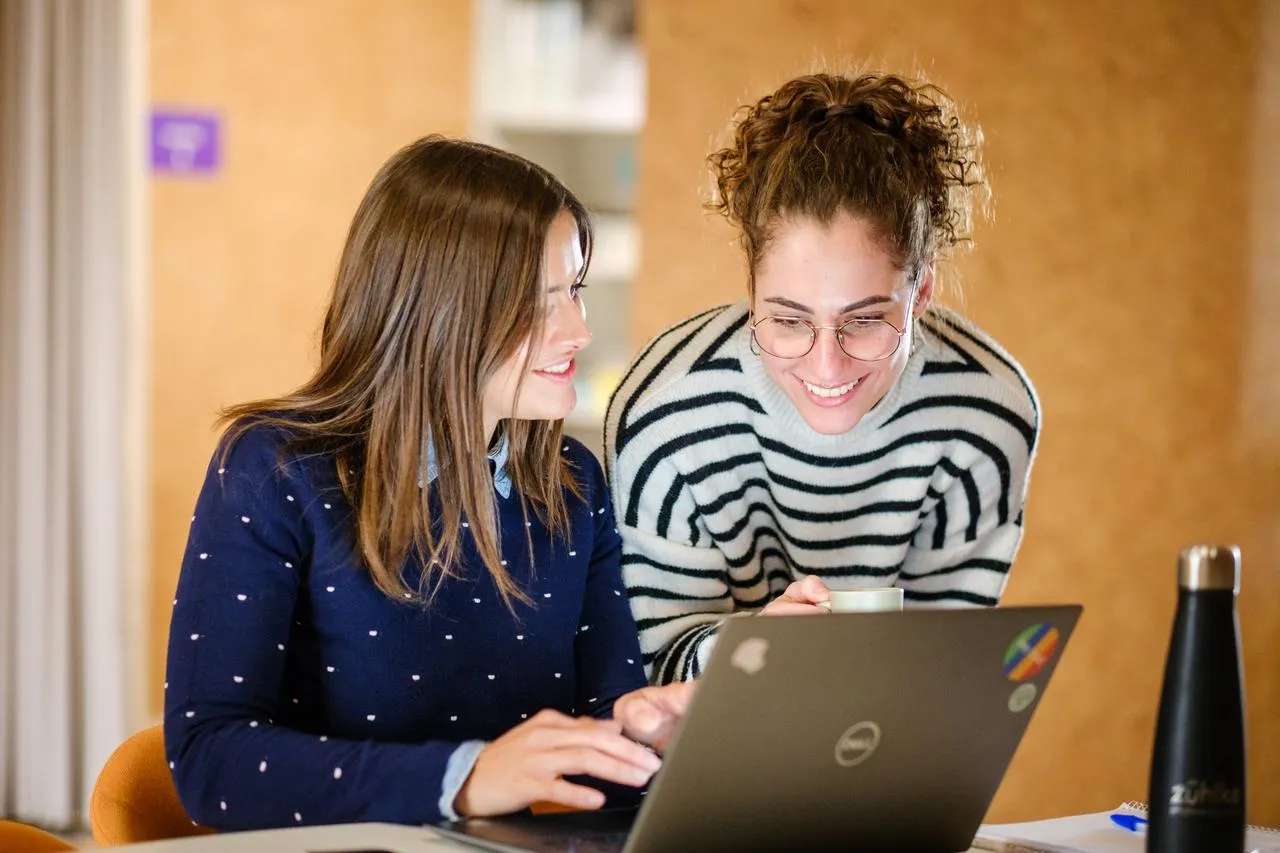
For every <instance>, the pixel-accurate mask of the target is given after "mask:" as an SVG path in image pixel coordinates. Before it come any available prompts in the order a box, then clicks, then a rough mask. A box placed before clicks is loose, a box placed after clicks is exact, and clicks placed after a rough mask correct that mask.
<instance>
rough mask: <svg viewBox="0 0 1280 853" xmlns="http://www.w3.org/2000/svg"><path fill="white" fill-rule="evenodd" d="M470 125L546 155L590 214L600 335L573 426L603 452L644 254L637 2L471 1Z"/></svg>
mask: <svg viewBox="0 0 1280 853" xmlns="http://www.w3.org/2000/svg"><path fill="white" fill-rule="evenodd" d="M473 12H474V17H473V20H474V21H475V29H474V36H473V39H474V43H473V52H472V53H473V60H472V80H473V84H472V85H473V90H472V100H471V134H472V136H473V137H475V138H476V139H479V140H481V141H484V142H488V143H491V144H493V145H497V146H498V147H500V148H505V149H507V150H509V151H514V152H516V153H517V154H520V155H522V156H524V157H528V158H529V159H530V160H533V161H534V162H536V163H539V164H541V165H543V166H545V167H547V168H548V169H550V170H551V171H552V172H553V173H555V174H556V175H557V176H558V177H560V178H561V179H562V180H563V181H564V182H565V184H566V185H567V186H568V187H569V188H570V189H571V190H573V192H574V193H576V194H577V195H578V196H579V197H580V198H581V199H582V201H583V203H584V204H586V206H587V207H588V209H589V210H590V211H591V214H592V224H593V228H594V231H595V248H594V252H593V256H592V260H591V268H590V270H589V271H588V274H587V279H586V283H587V285H588V287H587V290H586V292H585V293H584V298H585V299H586V303H587V320H588V322H589V324H590V326H591V331H592V333H593V335H594V340H593V342H592V344H591V346H590V347H588V348H587V349H585V350H583V351H582V353H581V354H580V356H579V358H578V371H579V373H578V379H577V381H576V382H575V386H576V387H577V390H578V407H577V409H576V410H575V411H574V412H573V413H572V414H571V415H570V416H569V417H568V418H566V420H565V432H566V433H568V434H570V435H573V436H574V437H576V438H578V439H579V440H581V441H582V442H584V443H585V444H586V445H587V446H588V447H590V448H591V449H592V450H593V451H594V452H596V453H597V454H598V455H599V454H601V452H602V444H601V436H602V431H603V421H604V412H605V407H606V405H607V404H608V399H609V395H610V394H611V393H612V392H613V390H614V388H615V387H616V386H617V383H618V380H619V379H620V378H621V376H622V371H623V369H624V368H625V366H626V364H627V362H628V360H629V359H630V356H631V348H630V343H629V329H630V325H631V324H630V313H631V286H632V282H633V281H634V279H635V275H636V267H637V262H638V258H639V254H640V240H641V234H640V229H639V227H638V226H637V224H636V220H635V217H634V212H635V189H636V147H637V141H638V139H639V134H640V132H641V130H642V129H643V127H644V123H645V103H646V67H645V59H644V56H643V54H642V52H641V50H640V47H639V44H638V43H637V40H636V27H635V0H474V5H473Z"/></svg>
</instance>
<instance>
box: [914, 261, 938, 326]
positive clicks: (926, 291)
mask: <svg viewBox="0 0 1280 853" xmlns="http://www.w3.org/2000/svg"><path fill="white" fill-rule="evenodd" d="M933 274H934V259H933V258H930V259H929V262H928V263H927V264H925V267H924V269H923V270H921V271H920V281H919V283H917V284H916V292H915V301H914V303H913V304H912V305H911V316H913V317H916V318H919V317H920V316H922V315H923V314H924V312H925V311H927V310H928V309H929V304H930V303H932V302H933Z"/></svg>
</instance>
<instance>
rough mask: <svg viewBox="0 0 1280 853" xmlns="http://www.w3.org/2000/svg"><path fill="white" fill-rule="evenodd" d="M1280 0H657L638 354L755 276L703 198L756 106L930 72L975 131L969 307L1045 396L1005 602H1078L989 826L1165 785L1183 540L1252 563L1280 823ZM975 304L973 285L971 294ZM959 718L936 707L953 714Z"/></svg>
mask: <svg viewBox="0 0 1280 853" xmlns="http://www.w3.org/2000/svg"><path fill="white" fill-rule="evenodd" d="M1278 7H1280V4H1276V3H1274V2H1270V0H1267V2H1265V5H1259V4H1258V3H1254V2H1247V0H1223V2H1219V3H1213V4H1201V3H1198V2H1193V0H1135V2H1130V3H1121V4H1112V3H1104V2H1099V0H1086V2H1080V0H1044V2H1037V3H999V4H995V5H994V6H992V7H990V8H988V7H981V10H979V7H975V6H974V5H972V4H958V3H951V2H944V0H919V2H914V3H910V4H903V3H899V2H894V0H864V2H860V3H848V2H844V0H786V1H785V2H781V1H779V2H775V0H700V2H696V3H690V2H686V0H646V2H644V3H643V5H642V7H641V8H642V20H641V28H642V31H643V38H644V40H645V43H646V49H647V52H648V56H649V61H650V69H651V71H650V95H649V115H650V119H649V124H648V126H647V127H646V129H645V133H644V138H643V140H642V144H641V160H640V167H641V183H640V193H639V209H640V213H639V216H640V224H641V228H642V233H643V235H644V249H643V255H642V261H641V275H640V281H639V283H638V285H637V286H636V287H635V289H634V291H633V292H634V293H635V294H636V297H635V304H634V316H633V326H632V328H633V331H634V340H633V343H635V344H639V343H640V342H641V341H643V340H645V339H647V338H648V337H649V336H651V335H652V334H654V333H655V332H656V331H658V330H659V329H660V328H662V327H663V326H665V325H667V324H668V323H671V322H674V321H675V320H677V319H679V318H681V317H683V316H685V315H687V314H690V313H692V312H694V311H696V310H698V309H700V308H702V307H705V306H707V305H709V304H713V303H715V302H723V301H729V300H733V299H738V298H740V297H741V295H742V294H743V293H744V285H743V276H742V272H741V265H740V261H739V259H738V256H737V254H736V250H735V249H734V247H733V245H732V235H731V234H730V233H729V231H728V230H727V228H725V227H724V226H723V225H722V224H721V223H718V222H714V221H712V220H711V219H710V218H708V217H707V216H705V215H703V214H702V213H701V212H700V207H699V205H700V203H701V201H702V200H703V199H704V198H705V190H706V188H707V186H708V179H707V176H706V172H705V169H704V168H703V158H704V156H705V155H706V153H707V152H708V151H709V150H710V148H711V145H712V142H713V140H714V139H717V138H719V136H720V133H721V131H722V130H723V128H724V127H725V125H726V121H727V119H728V117H729V115H730V113H731V112H732V110H733V108H734V106H735V105H736V104H738V103H739V102H741V101H742V100H744V99H746V98H748V97H752V98H753V97H756V96H758V95H760V94H763V93H764V92H765V91H768V89H770V88H771V87H772V86H774V85H776V84H777V83H779V82H781V81H782V80H783V79H785V78H786V77H789V76H791V75H793V74H795V73H800V72H804V71H807V70H811V69H812V68H814V67H816V66H819V65H822V64H824V61H825V62H831V63H846V64H847V63H853V62H856V63H863V64H867V63H869V64H870V65H872V66H874V67H882V68H889V69H893V70H903V71H908V72H910V71H916V72H921V71H922V72H925V73H927V74H928V75H929V76H930V77H932V78H933V79H934V80H935V81H937V82H939V83H941V84H942V85H944V87H945V88H947V89H948V90H949V91H951V92H952V93H953V94H954V95H955V96H956V97H958V98H959V99H961V100H963V101H964V102H965V103H966V105H967V108H968V112H969V113H970V114H971V116H973V117H975V118H977V119H978V120H979V121H980V123H981V124H982V126H983V128H984V130H985V133H986V139H987V153H988V157H989V161H990V166H991V172H992V183H993V186H994V191H995V201H996V206H995V210H996V217H995V221H994V223H993V224H991V225H987V226H984V227H982V228H980V230H979V231H978V233H977V247H976V250H975V251H974V252H973V253H972V254H971V255H969V256H968V257H967V258H965V259H964V260H963V261H962V263H961V272H962V280H963V284H964V300H963V301H964V307H965V310H966V311H967V312H968V313H969V314H970V315H971V316H972V317H973V318H974V319H975V320H977V321H978V322H979V323H980V324H981V325H983V326H984V327H986V328H987V329H988V330H990V331H991V332H992V333H993V334H995V335H996V336H997V338H999V339H1000V340H1001V341H1002V342H1004V343H1005V345H1006V346H1007V347H1009V349H1010V350H1011V351H1012V352H1013V353H1014V354H1015V355H1017V356H1018V358H1019V359H1020V360H1021V361H1022V362H1023V364H1024V365H1025V366H1026V367H1027V369H1028V370H1029V371H1030V373H1031V376H1032V377H1033V379H1034V381H1035V382H1036V384H1037V386H1038V388H1039V390H1040V393H1041V396H1042V401H1043V406H1044V425H1045V431H1044V437H1043V443H1042V445H1041V449H1040V453H1039V458H1038V461H1037V465H1036V469H1035V474H1034V476H1033V483H1032V491H1031V498H1030V505H1029V507H1028V513H1027V535H1026V539H1025V542H1024V546H1023V550H1022V553H1021V555H1020V559H1019V561H1018V564H1017V566H1016V567H1015V570H1014V573H1013V576H1012V580H1011V582H1010V585H1009V590H1008V596H1007V601H1008V602H1010V603H1027V602H1056V601H1078V602H1082V603H1083V604H1084V605H1085V608H1086V610H1085V616H1084V618H1083V620H1082V622H1081V625H1080V628H1079V631H1078V633H1077V635H1076V638H1075V639H1074V640H1073V643H1072V646H1071V648H1070V649H1069V650H1068V652H1067V654H1066V656H1065V658H1064V660H1063V662H1062V666H1061V668H1060V669H1059V671H1058V676H1057V678H1056V680H1055V683H1054V684H1053V686H1052V687H1051V688H1050V689H1049V691H1048V694H1047V697H1046V701H1045V703H1044V704H1043V706H1042V707H1041V709H1040V711H1039V712H1038V714H1037V716H1036V718H1035V720H1034V722H1033V724H1032V726H1031V728H1030V729H1029V732H1028V735H1027V738H1026V740H1025V741H1024V743H1023V745H1022V747H1021V749H1020V750H1019V753H1018V755H1017V757H1016V759H1015V761H1014V764H1013V767H1012V768H1011V770H1010V773H1009V775H1008V776H1007V778H1006V780H1005V784H1004V786H1003V788H1002V789H1001V791H1000V794H999V796H998V797H997V800H996V803H995V806H994V808H993V811H992V814H991V817H992V818H993V819H996V820H1011V819H1022V818H1037V817H1043V816H1049V815H1054V814H1062V813H1068V812H1077V811H1085V810H1098V809H1105V808H1109V807H1113V806H1115V805H1117V804H1118V803H1120V802H1121V801H1123V800H1125V799H1129V798H1134V799H1145V797H1146V784H1147V773H1148V767H1149V755H1150V747H1151V740H1152V733H1153V729H1154V717H1155V708H1156V701H1157V696H1158V693H1159V685H1160V679H1161V673H1162V669H1163V662H1164V655H1165V651H1166V648H1167V643H1168V636H1169V630H1170V626H1171V620H1172V612H1173V604H1174V598H1175V577H1174V560H1175V555H1176V554H1177V551H1178V548H1179V547H1180V546H1181V545H1183V544H1185V543H1187V542H1191V541H1197V540H1227V541H1232V542H1237V543H1239V544H1240V545H1241V546H1242V548H1243V551H1244V588H1243V592H1242V594H1241V600H1240V611H1241V619H1242V625H1243V636H1244V647H1245V662H1246V672H1247V679H1248V701H1249V725H1250V760H1251V768H1250V770H1251V774H1250V780H1251V785H1252V788H1251V791H1250V794H1251V799H1250V813H1251V816H1252V817H1253V819H1255V820H1266V821H1270V822H1273V823H1280V662H1278V661H1277V653H1276V650H1277V649H1280V613H1278V611H1277V604H1278V603H1280V414H1278V408H1280V404H1277V402H1276V401H1277V399H1278V398H1280V387H1277V384H1278V383H1277V377H1278V376H1280V374H1278V373H1277V370H1276V367H1275V365H1276V364H1277V363H1278V360H1280V342H1278V341H1277V337H1276V336H1275V334H1274V331H1273V330H1274V328H1275V326H1276V323H1277V322H1280V305H1278V303H1280V279H1278V278H1277V275H1276V273H1275V272H1273V270H1275V269H1277V267H1280V263H1277V258H1278V257H1280V236H1278V235H1280V180H1277V172H1276V166H1275V165H1274V164H1275V162H1276V160H1277V156H1278V155H1280V117H1278V115H1277V111H1278V110H1280V108H1278V107H1277V106H1276V105H1277V104H1280V53H1278V52H1277V50H1276V48H1277V46H1278V45H1280V37H1278V34H1280V10H1278ZM953 298H954V296H953ZM939 712H940V713H941V712H942V709H939Z"/></svg>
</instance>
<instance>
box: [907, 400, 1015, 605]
mask: <svg viewBox="0 0 1280 853" xmlns="http://www.w3.org/2000/svg"><path fill="white" fill-rule="evenodd" d="M1018 403H1019V408H1020V414H1021V415H1022V416H1023V417H1025V418H1026V421H1027V423H1028V424H1030V425H1031V427H1030V430H1031V431H1030V438H1029V439H1025V440H1024V439H1022V438H1018V437H1011V438H1009V439H1008V440H1003V441H1000V442H998V443H997V442H992V444H991V446H990V447H989V448H988V449H987V450H986V451H985V452H982V453H978V452H976V451H975V452H971V453H970V454H969V455H968V456H967V457H965V458H958V459H950V458H943V459H942V460H941V462H940V463H939V466H938V469H937V471H936V475H935V478H934V481H933V483H931V485H930V488H929V492H928V497H929V498H931V499H933V506H932V509H931V510H930V511H929V512H928V513H927V514H926V516H925V517H924V518H922V519H921V524H920V526H919V527H918V528H917V531H916V535H915V536H914V538H913V539H912V542H911V546H910V547H909V548H908V550H907V554H906V558H905V560H904V562H903V565H902V568H901V570H900V572H899V574H898V585H899V586H901V587H902V588H903V597H904V598H905V600H906V602H907V603H908V604H913V605H916V606H922V605H925V606H927V605H931V604H938V605H945V606H957V605H960V606H963V605H976V606H995V605H997V604H999V603H1000V597H1001V595H1002V594H1003V593H1004V588H1005V584H1006V582H1007V581H1008V578H1009V570H1010V568H1011V567H1012V565H1013V559H1014V557H1015V556H1016V555H1017V552H1018V546H1019V544H1020V543H1021V541H1022V530H1023V528H1022V521H1023V510H1024V509H1025V506H1026V500H1027V486H1028V483H1029V480H1030V476H1031V466H1032V463H1033V461H1034V459H1035V449H1036V443H1037V440H1038V437H1039V428H1040V423H1039V411H1038V405H1037V404H1036V401H1035V399H1034V398H1033V397H1030V396H1025V397H1021V398H1019V399H1018Z"/></svg>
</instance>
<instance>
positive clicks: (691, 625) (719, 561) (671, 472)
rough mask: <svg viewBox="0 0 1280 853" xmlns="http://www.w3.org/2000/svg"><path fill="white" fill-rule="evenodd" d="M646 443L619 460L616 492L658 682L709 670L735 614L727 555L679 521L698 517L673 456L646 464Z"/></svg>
mask: <svg viewBox="0 0 1280 853" xmlns="http://www.w3.org/2000/svg"><path fill="white" fill-rule="evenodd" d="M639 444H640V443H639V442H633V443H632V444H631V446H629V447H628V448H627V449H626V451H625V452H624V453H623V454H621V455H620V456H618V457H616V458H615V459H614V460H613V466H612V474H613V479H612V482H611V486H612V489H613V494H614V498H615V501H616V504H617V506H618V510H619V513H620V514H621V516H622V519H623V523H622V524H621V525H620V527H619V529H620V531H621V534H622V575H623V578H624V579H625V581H626V585H627V594H628V596H629V598H630V601H631V611H632V613H633V614H634V615H635V619H636V627H637V629H638V630H639V632H640V646H641V651H642V653H643V655H644V662H645V667H646V671H647V672H648V673H649V676H650V680H651V681H653V682H654V683H655V684H668V683H670V682H673V681H688V680H690V679H693V678H697V677H698V676H699V675H701V674H702V672H703V670H705V668H706V666H707V663H708V661H709V660H710V657H711V652H712V650H713V648H714V646H715V637H716V629H717V628H718V627H719V626H720V624H721V622H722V621H723V620H724V618H725V617H727V616H728V615H730V614H731V613H732V612H733V610H734V606H735V604H734V596H733V595H732V593H731V590H730V585H729V566H728V561H727V560H726V559H725V555H724V553H723V552H721V551H720V549H719V548H717V547H715V545H714V543H712V542H711V540H710V538H709V537H707V538H706V539H701V537H700V541H704V542H706V543H707V544H705V545H695V544H694V537H693V531H692V530H688V529H685V528H684V527H683V526H682V524H683V523H682V522H680V521H679V519H682V518H687V517H688V516H689V515H690V514H691V513H695V514H696V505H695V503H694V500H693V497H692V496H691V495H690V494H689V493H688V489H687V486H685V485H684V481H683V478H682V477H680V475H679V472H678V471H677V470H676V468H675V465H674V464H673V463H672V462H671V461H670V459H669V458H663V459H662V460H661V461H659V462H657V463H656V464H654V463H653V462H651V461H650V460H649V459H647V458H646V459H641V456H640V453H639V451H640V449H641V448H640V447H639Z"/></svg>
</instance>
